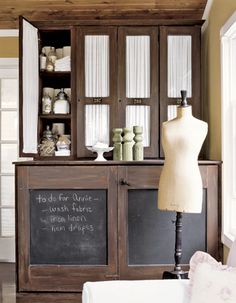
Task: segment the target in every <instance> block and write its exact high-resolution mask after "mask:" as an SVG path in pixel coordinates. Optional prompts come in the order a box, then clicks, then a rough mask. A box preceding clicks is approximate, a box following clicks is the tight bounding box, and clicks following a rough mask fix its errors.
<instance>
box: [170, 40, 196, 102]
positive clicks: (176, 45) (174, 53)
mask: <svg viewBox="0 0 236 303" xmlns="http://www.w3.org/2000/svg"><path fill="white" fill-rule="evenodd" d="M181 90H186V91H187V97H189V98H191V97H192V37H191V36H187V35H186V36H168V97H169V98H179V97H180V96H181V95H180V91H181Z"/></svg>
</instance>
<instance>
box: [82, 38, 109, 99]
mask: <svg viewBox="0 0 236 303" xmlns="http://www.w3.org/2000/svg"><path fill="white" fill-rule="evenodd" d="M85 96H86V97H92V98H96V97H108V96H109V36H107V35H104V36H102V35H100V36H96V35H87V36H85Z"/></svg>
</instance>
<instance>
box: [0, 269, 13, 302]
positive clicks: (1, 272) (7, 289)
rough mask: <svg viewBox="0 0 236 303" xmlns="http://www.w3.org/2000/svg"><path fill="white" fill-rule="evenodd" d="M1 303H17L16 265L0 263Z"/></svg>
mask: <svg viewBox="0 0 236 303" xmlns="http://www.w3.org/2000/svg"><path fill="white" fill-rule="evenodd" d="M0 285H1V286H0V303H15V302H16V291H15V289H16V288H15V264H12V263H0Z"/></svg>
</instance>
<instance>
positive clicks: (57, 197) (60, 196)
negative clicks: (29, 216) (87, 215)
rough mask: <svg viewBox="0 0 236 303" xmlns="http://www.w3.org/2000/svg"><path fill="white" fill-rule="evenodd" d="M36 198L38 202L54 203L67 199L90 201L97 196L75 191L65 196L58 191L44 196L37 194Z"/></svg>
mask: <svg viewBox="0 0 236 303" xmlns="http://www.w3.org/2000/svg"><path fill="white" fill-rule="evenodd" d="M36 200H37V202H38V203H40V204H41V203H47V202H49V203H55V202H67V201H69V200H72V201H75V202H92V201H94V200H98V199H97V198H93V197H92V196H89V195H79V194H77V193H73V194H72V196H67V195H65V194H63V193H59V194H57V195H53V194H50V195H49V196H44V195H41V194H39V195H38V196H37V197H36Z"/></svg>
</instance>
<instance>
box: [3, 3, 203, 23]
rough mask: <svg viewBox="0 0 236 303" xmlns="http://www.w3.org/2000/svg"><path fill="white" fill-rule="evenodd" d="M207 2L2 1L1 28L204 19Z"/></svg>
mask: <svg viewBox="0 0 236 303" xmlns="http://www.w3.org/2000/svg"><path fill="white" fill-rule="evenodd" d="M206 2H207V0H51V1H46V0H0V28H5V29H7V28H18V17H19V16H20V15H22V16H24V17H25V18H27V19H28V20H31V21H50V20H56V19H57V20H58V19H59V20H80V19H83V20H84V19H86V18H87V19H91V18H93V19H97V18H108V19H112V18H116V19H117V18H124V17H129V18H152V19H187V20H199V19H201V18H202V15H203V12H204V9H205V6H206Z"/></svg>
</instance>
